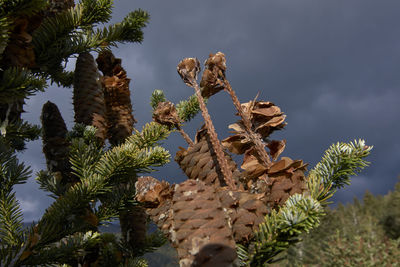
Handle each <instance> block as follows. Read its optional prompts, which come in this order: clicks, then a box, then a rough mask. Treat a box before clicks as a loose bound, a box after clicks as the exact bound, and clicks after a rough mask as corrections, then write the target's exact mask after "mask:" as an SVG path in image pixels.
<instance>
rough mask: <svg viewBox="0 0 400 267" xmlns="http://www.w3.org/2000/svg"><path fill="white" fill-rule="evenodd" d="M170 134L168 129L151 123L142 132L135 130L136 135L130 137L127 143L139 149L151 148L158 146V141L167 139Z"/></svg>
mask: <svg viewBox="0 0 400 267" xmlns="http://www.w3.org/2000/svg"><path fill="white" fill-rule="evenodd" d="M170 133H171V131H170V130H169V129H168V127H166V126H164V125H161V124H159V123H156V122H150V123H146V124H145V125H144V126H143V128H142V132H139V131H137V130H135V133H134V134H133V135H131V136H129V137H128V138H127V140H126V142H125V143H129V144H133V145H135V146H137V148H138V149H141V148H145V147H151V146H154V145H156V144H157V142H158V141H160V140H164V139H166V138H167V137H168V136H169V134H170Z"/></svg>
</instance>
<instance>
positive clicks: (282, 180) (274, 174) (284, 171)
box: [251, 157, 307, 209]
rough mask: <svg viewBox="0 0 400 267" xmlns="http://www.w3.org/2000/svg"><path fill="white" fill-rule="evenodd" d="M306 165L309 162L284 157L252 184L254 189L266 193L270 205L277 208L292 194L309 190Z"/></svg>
mask: <svg viewBox="0 0 400 267" xmlns="http://www.w3.org/2000/svg"><path fill="white" fill-rule="evenodd" d="M306 167H307V164H304V163H303V161H302V160H292V159H290V158H287V157H282V159H281V160H280V161H278V162H275V163H274V164H273V165H272V166H271V167H270V168H269V170H268V171H267V173H266V174H264V175H263V176H261V177H260V178H259V179H258V183H257V182H256V183H254V184H253V185H252V186H251V188H252V191H253V192H263V193H265V194H266V203H267V204H268V206H269V207H271V208H274V209H277V208H279V206H282V205H283V204H284V203H285V202H286V200H287V199H288V198H289V197H290V196H291V195H294V194H302V193H303V192H305V191H306V190H307V184H306V178H305V176H304V171H305V170H306Z"/></svg>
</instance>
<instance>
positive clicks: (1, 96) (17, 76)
mask: <svg viewBox="0 0 400 267" xmlns="http://www.w3.org/2000/svg"><path fill="white" fill-rule="evenodd" d="M2 74H3V75H2V80H1V81H0V103H10V102H12V101H14V100H16V99H24V98H26V97H28V96H31V95H33V94H34V93H36V92H37V91H44V89H45V88H46V87H47V84H46V80H45V79H43V78H37V77H35V76H34V75H33V74H32V73H31V72H30V71H29V70H26V69H20V68H17V67H11V68H8V69H6V70H5V71H4V72H3V73H2Z"/></svg>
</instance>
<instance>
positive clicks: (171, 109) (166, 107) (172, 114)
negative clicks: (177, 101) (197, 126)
mask: <svg viewBox="0 0 400 267" xmlns="http://www.w3.org/2000/svg"><path fill="white" fill-rule="evenodd" d="M153 119H154V121H156V122H158V123H160V124H162V125H166V126H168V127H169V128H170V129H171V128H172V127H174V126H176V125H179V123H180V122H181V121H180V119H179V116H178V113H177V111H176V108H175V106H174V104H173V103H171V102H160V103H158V105H157V108H156V109H155V110H154V112H153Z"/></svg>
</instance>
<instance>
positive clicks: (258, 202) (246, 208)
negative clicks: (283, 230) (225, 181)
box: [217, 188, 270, 244]
mask: <svg viewBox="0 0 400 267" xmlns="http://www.w3.org/2000/svg"><path fill="white" fill-rule="evenodd" d="M217 192H218V196H219V198H220V200H221V205H222V207H223V208H224V209H225V210H226V212H227V213H228V215H229V217H230V219H231V224H232V231H233V236H234V238H235V241H236V243H239V244H245V243H247V242H248V241H249V240H250V239H251V238H252V237H253V234H254V232H255V231H257V230H258V225H259V224H260V223H262V222H263V221H264V217H265V215H267V214H268V213H269V212H270V209H269V208H268V207H267V206H266V204H265V202H266V197H265V194H251V193H249V192H246V191H240V190H238V191H231V190H228V189H226V188H221V189H218V191H217Z"/></svg>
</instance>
